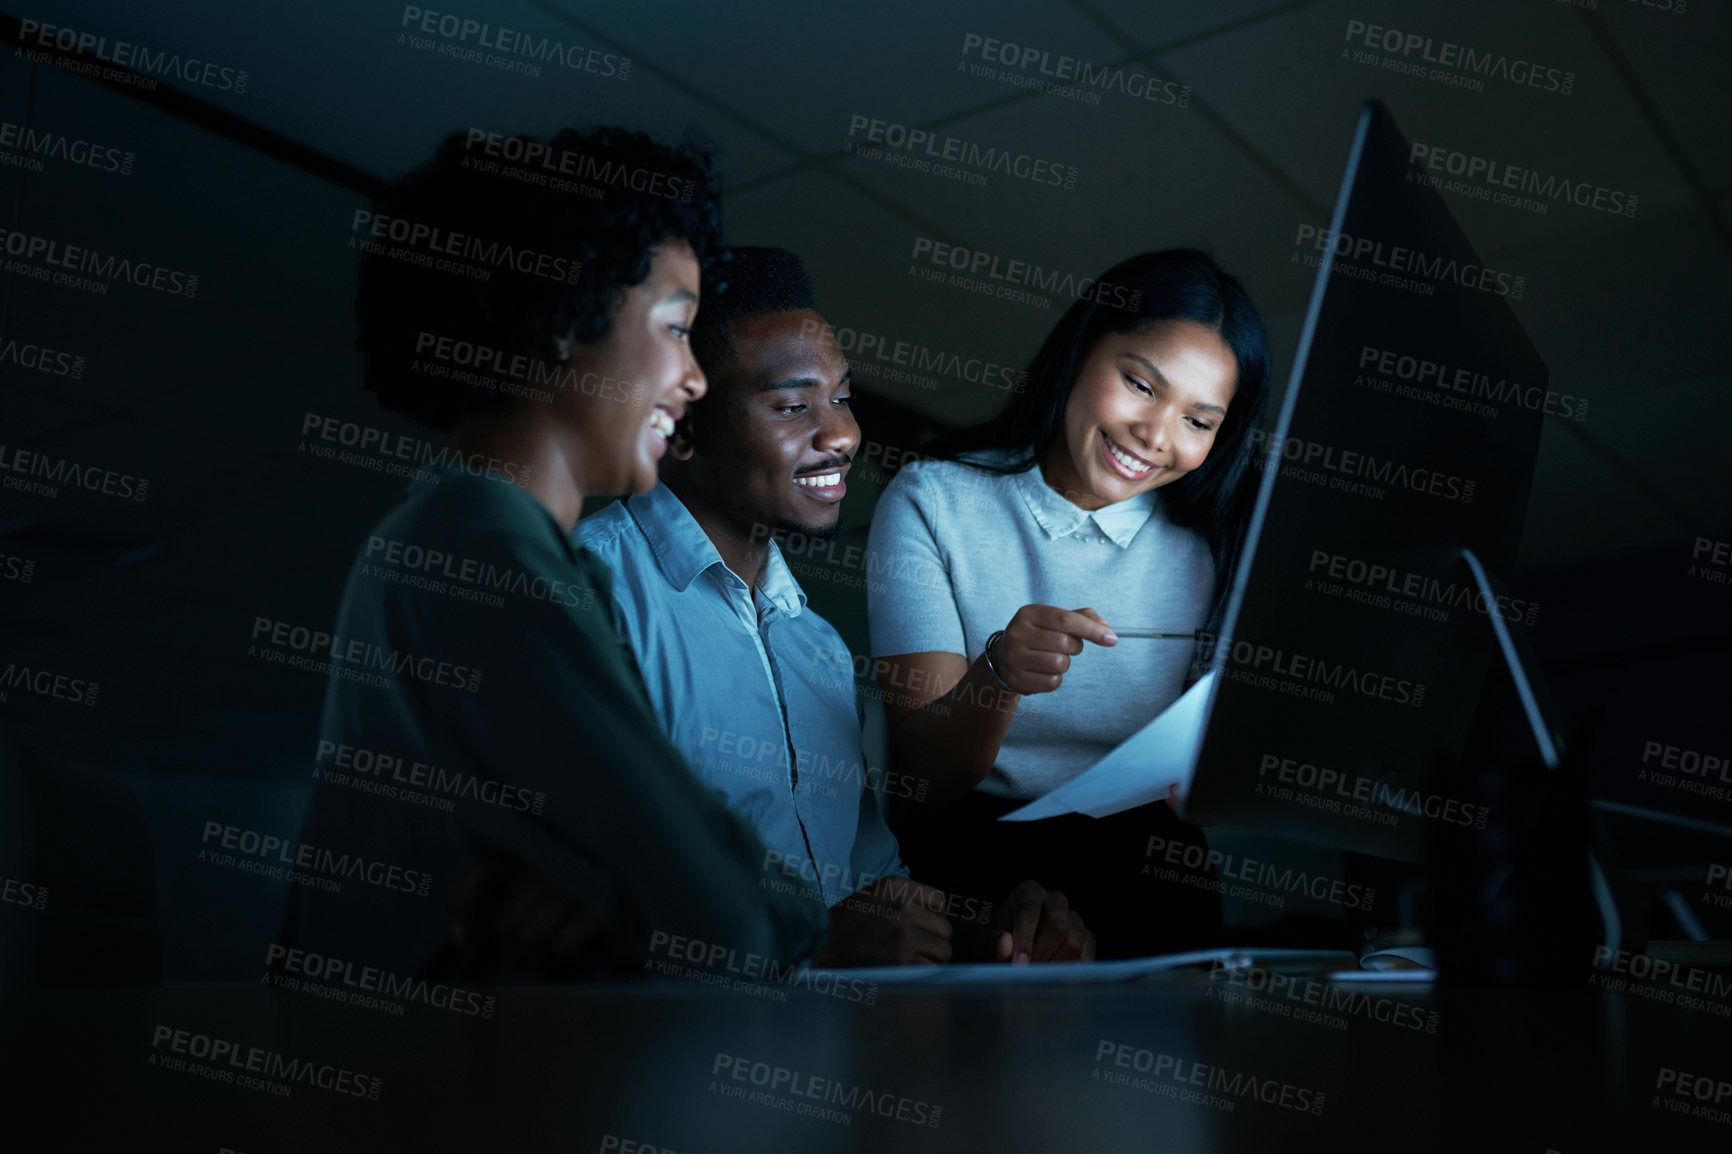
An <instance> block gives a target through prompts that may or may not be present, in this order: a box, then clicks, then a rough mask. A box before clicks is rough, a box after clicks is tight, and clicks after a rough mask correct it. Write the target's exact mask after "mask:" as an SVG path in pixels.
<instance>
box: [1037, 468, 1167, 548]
mask: <svg viewBox="0 0 1732 1154" xmlns="http://www.w3.org/2000/svg"><path fill="white" fill-rule="evenodd" d="M1012 476H1013V477H1014V478H1015V479H1016V485H1017V490H1018V491H1019V492H1020V493H1021V494H1022V500H1023V503H1024V504H1026V505H1027V506H1028V511H1029V513H1030V514H1031V515H1033V517H1034V520H1035V523H1036V524H1037V525H1039V526H1040V527H1041V528H1042V529H1044V530H1045V531H1046V535H1047V536H1048V537H1049V538H1054V539H1056V538H1059V537H1068V536H1070V535H1071V534H1073V533H1075V532H1076V531H1077V530H1078V529H1080V528H1082V525H1083V522H1085V521H1088V520H1091V519H1092V520H1093V521H1094V523H1095V527H1096V528H1098V529H1099V530H1100V531H1101V532H1102V533H1103V534H1105V535H1106V537H1107V539H1108V540H1109V541H1111V542H1112V543H1113V544H1115V545H1117V546H1118V547H1119V548H1121V549H1125V548H1129V546H1130V543H1131V542H1132V541H1133V540H1134V539H1135V538H1136V535H1137V533H1138V531H1139V530H1141V529H1142V527H1143V526H1144V525H1146V524H1147V523H1148V520H1149V518H1150V517H1151V516H1153V515H1154V511H1155V502H1156V500H1157V498H1156V495H1155V491H1154V490H1153V489H1150V490H1148V491H1146V492H1142V493H1138V494H1137V495H1136V496H1135V497H1132V498H1130V499H1129V500H1128V501H1119V502H1118V503H1116V504H1112V505H1102V506H1101V507H1100V508H1099V509H1096V510H1094V511H1093V512H1090V511H1089V510H1087V509H1080V508H1078V507H1077V506H1075V505H1073V504H1071V503H1070V502H1069V501H1067V500H1065V498H1064V497H1063V496H1062V495H1060V494H1059V493H1057V492H1055V491H1054V490H1053V489H1052V488H1051V487H1050V486H1048V485H1047V483H1046V478H1045V477H1043V476H1042V475H1041V471H1040V465H1039V464H1036V465H1034V466H1033V467H1031V468H1029V469H1027V470H1025V471H1024V472H1021V473H1013V474H1012Z"/></svg>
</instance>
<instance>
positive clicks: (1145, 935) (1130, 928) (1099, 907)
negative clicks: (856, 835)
mask: <svg viewBox="0 0 1732 1154" xmlns="http://www.w3.org/2000/svg"><path fill="white" fill-rule="evenodd" d="M1022 804H1023V803H1022V802H1020V801H1006V800H1005V799H1003V798H998V797H993V796H991V795H989V794H984V793H981V792H979V791H978V790H977V791H975V792H973V793H970V794H968V795H967V796H966V797H964V798H962V799H960V800H959V801H955V802H951V803H949V804H947V805H942V806H936V807H934V806H915V805H905V806H903V807H901V808H896V807H893V808H892V809H891V813H890V822H891V826H892V828H893V829H894V830H895V833H896V836H897V839H898V840H899V841H900V843H901V849H902V860H903V861H904V862H906V863H907V865H908V867H909V872H910V873H911V874H912V876H913V878H914V880H915V881H918V882H924V883H925V884H927V885H931V886H936V887H938V888H939V889H941V890H944V891H945V892H946V893H947V894H951V895H953V896H955V897H958V898H963V899H967V898H973V899H975V900H977V901H981V902H992V903H993V908H994V910H998V909H999V908H1000V907H1001V906H1002V904H1003V902H1004V899H1005V898H1006V897H1007V896H1009V894H1010V891H1011V889H1012V888H1013V887H1015V886H1016V885H1017V884H1019V883H1020V882H1023V881H1026V880H1028V879H1030V878H1032V879H1033V880H1035V881H1037V882H1039V883H1040V884H1041V885H1043V886H1045V887H1046V888H1047V889H1049V890H1059V891H1061V892H1062V893H1063V894H1064V895H1065V897H1066V898H1067V899H1068V900H1069V902H1070V906H1071V908H1072V909H1074V910H1075V911H1076V912H1077V913H1078V914H1080V915H1081V916H1082V919H1083V922H1084V923H1085V924H1086V925H1087V926H1088V928H1089V929H1091V930H1093V931H1094V934H1095V943H1096V956H1097V957H1101V958H1133V957H1143V956H1146V955H1149V954H1165V953H1173V952H1176V951H1180V950H1195V949H1205V948H1207V947H1210V946H1218V945H1220V944H1221V898H1220V882H1219V879H1218V878H1217V877H1216V875H1215V871H1214V870H1213V869H1212V868H1211V867H1210V866H1209V864H1208V844H1207V842H1205V841H1204V839H1203V833H1202V831H1201V830H1199V829H1197V828H1196V827H1195V826H1192V825H1188V824H1186V823H1185V822H1183V821H1180V820H1179V818H1178V817H1177V816H1176V815H1175V814H1174V813H1173V811H1172V810H1171V809H1170V808H1169V807H1168V806H1167V805H1166V804H1165V803H1157V804H1154V805H1145V806H1142V807H1140V808H1138V809H1132V810H1126V811H1125V812H1123V813H1117V814H1114V815H1112V816H1111V817H1105V818H1092V817H1086V816H1084V815H1082V814H1067V815H1065V816H1064V817H1055V818H1048V819H1046V820H1045V821H1031V822H1016V821H999V820H997V819H998V817H999V815H1000V814H1004V813H1009V812H1010V811H1011V810H1013V809H1016V808H1018V807H1019V806H1021V805H1022Z"/></svg>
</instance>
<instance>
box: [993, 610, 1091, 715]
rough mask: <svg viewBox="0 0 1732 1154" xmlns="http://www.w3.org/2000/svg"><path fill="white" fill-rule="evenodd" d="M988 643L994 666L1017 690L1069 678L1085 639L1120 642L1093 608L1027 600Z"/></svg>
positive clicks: (1040, 688) (1037, 689) (1047, 689)
mask: <svg viewBox="0 0 1732 1154" xmlns="http://www.w3.org/2000/svg"><path fill="white" fill-rule="evenodd" d="M996 637H997V640H996V641H995V642H993V643H991V644H988V645H987V647H986V658H987V659H988V661H989V668H990V669H991V670H992V671H993V672H994V673H995V674H996V675H997V676H998V679H999V680H1000V681H1002V682H1003V683H1004V684H1005V685H1007V686H1009V687H1010V688H1011V689H1012V690H1014V691H1015V692H1017V693H1022V694H1030V693H1051V692H1052V691H1053V690H1055V689H1057V688H1058V687H1059V686H1060V685H1061V684H1063V682H1064V675H1065V674H1066V673H1067V672H1068V671H1069V670H1070V659H1071V658H1072V657H1074V656H1076V655H1077V654H1078V653H1081V652H1082V651H1083V642H1085V641H1088V642H1093V643H1094V644H1096V645H1107V646H1112V645H1117V644H1118V641H1119V639H1118V638H1117V637H1116V636H1114V634H1113V631H1112V628H1111V627H1110V626H1109V625H1108V624H1107V623H1106V620H1105V619H1104V618H1102V617H1101V615H1100V614H1099V613H1096V612H1095V611H1094V610H1093V609H1075V610H1072V609H1060V608H1058V607H1057V606H1056V605H1024V606H1023V607H1022V608H1021V609H1018V610H1017V611H1016V616H1014V617H1012V618H1011V619H1010V624H1009V625H1007V626H1005V628H1004V630H1003V631H1002V632H1001V633H999V634H997V635H996Z"/></svg>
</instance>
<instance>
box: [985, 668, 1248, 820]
mask: <svg viewBox="0 0 1732 1154" xmlns="http://www.w3.org/2000/svg"><path fill="white" fill-rule="evenodd" d="M1214 685H1215V674H1214V673H1208V674H1205V675H1204V676H1203V678H1202V679H1201V680H1199V681H1198V682H1197V683H1196V684H1195V685H1193V686H1191V688H1189V689H1187V690H1186V691H1185V692H1184V695H1183V696H1181V697H1180V698H1179V699H1178V700H1177V701H1175V702H1173V703H1172V704H1171V705H1169V706H1167V708H1166V709H1164V710H1162V711H1161V712H1160V713H1159V714H1158V715H1157V716H1156V717H1155V719H1154V720H1153V721H1151V722H1149V723H1148V724H1147V725H1145V726H1143V727H1142V728H1141V729H1139V730H1137V732H1135V733H1133V734H1132V735H1131V736H1130V737H1128V738H1127V739H1125V741H1124V743H1123V744H1121V745H1120V746H1119V747H1118V748H1117V749H1115V750H1113V751H1112V752H1111V753H1109V754H1107V755H1106V756H1105V757H1103V758H1101V759H1100V760H1099V761H1097V762H1095V763H1094V764H1093V765H1091V766H1090V767H1089V768H1088V769H1086V770H1084V771H1083V772H1082V774H1080V775H1079V776H1077V777H1075V778H1072V779H1071V780H1070V781H1068V782H1066V783H1065V784H1063V785H1061V786H1059V787H1058V788H1057V789H1055V790H1053V791H1052V792H1051V793H1049V794H1047V795H1046V796H1045V797H1038V798H1036V799H1035V800H1033V801H1031V802H1029V803H1028V804H1027V805H1025V806H1023V807H1022V808H1021V809H1017V810H1012V811H1011V812H1010V813H1007V814H1005V815H1004V816H1003V817H1001V818H999V819H998V820H1000V821H1039V820H1041V819H1042V818H1048V817H1059V816H1061V815H1063V814H1067V813H1086V814H1088V815H1089V816H1090V817H1106V816H1108V815H1109V814H1115V813H1118V812H1120V811H1121V810H1127V809H1135V808H1136V807H1137V806H1139V805H1147V804H1148V803H1149V802H1151V801H1165V800H1166V798H1167V795H1168V792H1169V791H1170V790H1171V789H1172V787H1173V786H1175V785H1176V786H1178V787H1179V796H1181V797H1183V796H1184V795H1185V794H1186V793H1187V792H1189V790H1190V788H1191V767H1192V766H1193V765H1195V764H1196V761H1197V750H1198V747H1199V746H1201V745H1202V742H1203V723H1204V720H1205V717H1204V707H1205V706H1206V705H1207V704H1208V701H1209V691H1210V690H1211V689H1213V688H1214Z"/></svg>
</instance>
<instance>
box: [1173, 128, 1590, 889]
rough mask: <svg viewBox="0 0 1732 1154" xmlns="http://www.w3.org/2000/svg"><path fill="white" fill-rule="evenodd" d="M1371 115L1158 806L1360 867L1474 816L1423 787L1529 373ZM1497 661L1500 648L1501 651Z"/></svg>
mask: <svg viewBox="0 0 1732 1154" xmlns="http://www.w3.org/2000/svg"><path fill="white" fill-rule="evenodd" d="M1424 159H1425V158H1424V157H1419V158H1417V161H1416V158H1415V157H1413V155H1412V154H1411V152H1410V149H1409V147H1408V144H1407V141H1406V140H1405V139H1404V138H1403V136H1402V134H1401V132H1400V130H1399V129H1398V128H1397V127H1396V125H1395V122H1394V120H1393V119H1392V118H1391V117H1390V115H1389V113H1388V111H1387V110H1386V109H1385V108H1384V107H1383V105H1382V104H1381V103H1379V102H1376V101H1372V102H1370V103H1368V104H1367V105H1366V107H1365V108H1364V110H1363V111H1362V112H1361V114H1360V117H1359V121H1358V125H1357V127H1356V129H1355V132H1354V136H1353V146H1352V150H1351V152H1350V154H1349V157H1348V160H1347V168H1346V172H1345V173H1344V175H1343V177H1342V180H1341V186H1340V191H1339V193H1338V195H1337V198H1336V202H1335V206H1334V212H1333V216H1332V218H1331V220H1330V221H1329V222H1328V223H1327V224H1324V223H1323V222H1315V223H1300V224H1298V225H1297V226H1296V228H1295V246H1294V252H1293V254H1292V260H1293V261H1295V262H1299V263H1302V264H1307V265H1310V264H1313V263H1314V264H1315V266H1316V270H1317V271H1316V278H1315V282H1314V284H1313V288H1312V292H1311V300H1310V305H1309V308H1308V310H1307V313H1306V317H1305V323H1304V327H1303V330H1302V332H1301V335H1300V340H1299V346H1298V351H1297V354H1296V356H1295V357H1294V362H1293V369H1292V375H1291V378H1290V381H1289V384H1288V387H1287V390H1286V392H1285V394H1284V397H1283V400H1282V404H1281V408H1280V413H1279V417H1278V419H1277V420H1276V422H1275V426H1274V428H1273V430H1272V431H1269V430H1265V431H1264V432H1260V433H1258V434H1256V435H1255V438H1254V447H1255V448H1256V450H1257V454H1258V457H1257V460H1258V468H1259V470H1260V473H1261V476H1260V480H1259V482H1258V485H1259V487H1258V491H1257V497H1256V502H1255V506H1254V509H1253V513H1252V516H1251V519H1250V522H1249V527H1248V531H1247V536H1246V540H1245V544H1244V547H1243V551H1242V553H1241V555H1240V563H1239V565H1238V566H1237V568H1236V570H1235V575H1234V578H1233V582H1232V585H1231V588H1230V590H1229V594H1228V604H1227V607H1226V610H1225V616H1224V619H1223V626H1222V630H1221V637H1220V639H1219V641H1218V643H1216V644H1214V645H1213V646H1212V652H1211V654H1210V657H1209V662H1210V667H1211V668H1213V669H1214V670H1215V671H1216V672H1217V676H1216V677H1215V678H1214V684H1213V687H1212V689H1211V690H1210V699H1209V701H1208V702H1207V704H1206V706H1205V708H1206V718H1207V720H1206V723H1205V731H1204V735H1203V738H1202V741H1201V743H1200V745H1199V748H1198V752H1197V756H1196V761H1195V764H1194V765H1193V767H1192V778H1191V783H1190V786H1189V789H1188V792H1187V793H1186V795H1185V797H1184V798H1183V800H1182V803H1181V813H1182V814H1183V815H1184V816H1185V817H1186V818H1187V819H1189V820H1191V821H1194V822H1196V823H1198V824H1201V825H1216V824H1228V823H1230V824H1235V825H1244V826H1250V827H1254V828H1255V829H1257V830H1259V831H1261V832H1266V833H1269V834H1272V835H1275V836H1279V837H1283V838H1289V839H1293V840H1298V841H1305V842H1311V843H1317V844H1323V845H1329V846H1333V847H1336V848H1341V849H1348V850H1354V851H1359V852H1364V853H1371V854H1376V855H1380V856H1383V857H1390V858H1396V859H1400V860H1407V861H1415V860H1419V859H1420V857H1422V856H1423V852H1424V846H1425V843H1426V833H1427V826H1428V824H1429V823H1432V822H1444V823H1448V824H1458V825H1469V826H1471V825H1473V824H1474V823H1476V822H1479V823H1483V821H1484V814H1483V811H1482V810H1481V809H1480V807H1479V806H1478V805H1477V804H1476V803H1475V801H1474V799H1473V798H1471V797H1460V796H1454V795H1453V794H1452V792H1451V790H1450V788H1449V787H1448V786H1446V785H1445V784H1443V783H1441V782H1439V781H1437V780H1435V779H1434V774H1433V773H1432V771H1433V770H1434V769H1435V768H1436V767H1437V766H1438V765H1439V764H1441V763H1443V762H1445V761H1447V760H1449V759H1451V758H1453V757H1454V756H1455V755H1457V754H1458V753H1459V752H1460V750H1461V748H1462V745H1463V743H1464V741H1465V739H1466V736H1467V732H1468V729H1469V726H1470V724H1471V722H1472V720H1473V713H1474V707H1475V704H1476V702H1477V701H1478V699H1479V696H1480V690H1481V686H1482V683H1483V681H1484V678H1485V674H1486V670H1487V665H1488V662H1489V661H1491V660H1494V659H1495V657H1494V655H1495V654H1496V653H1497V651H1498V647H1497V645H1496V644H1495V642H1494V639H1493V625H1494V624H1496V622H1494V621H1493V620H1492V617H1493V615H1496V617H1497V618H1498V619H1499V620H1501V621H1502V622H1503V624H1504V626H1505V627H1506V629H1507V630H1510V631H1520V630H1522V629H1523V628H1525V624H1524V619H1525V618H1527V617H1528V616H1529V608H1528V607H1527V606H1524V605H1523V604H1522V603H1521V602H1519V601H1514V600H1511V599H1509V598H1507V597H1502V598H1494V597H1490V596H1487V595H1485V594H1484V593H1483V592H1482V591H1481V589H1480V587H1478V586H1477V585H1476V584H1475V581H1474V578H1473V576H1472V575H1471V573H1470V571H1469V568H1468V567H1467V565H1466V564H1464V561H1463V554H1464V551H1466V550H1471V551H1472V553H1473V554H1474V556H1475V557H1477V558H1478V560H1479V561H1480V562H1481V563H1482V565H1483V567H1484V569H1485V570H1486V571H1487V572H1488V573H1489V574H1490V575H1491V576H1492V577H1493V578H1494V579H1495V578H1496V577H1497V576H1498V575H1502V574H1507V573H1508V572H1509V571H1510V569H1511V568H1512V566H1513V563H1514V561H1515V557H1516V550H1517V546H1518V543H1519V542H1520V539H1521V533H1522V524H1523V520H1524V517H1525V514H1526V508H1527V501H1528V492H1529V488H1530V486H1531V484H1532V480H1533V473H1534V463H1535V458H1536V456H1537V453H1538V448H1539V439H1540V425H1541V421H1542V420H1543V418H1544V416H1545V413H1546V411H1547V410H1548V407H1554V408H1555V407H1556V406H1557V405H1558V404H1561V403H1566V402H1567V398H1566V399H1563V400H1560V399H1558V398H1554V397H1553V396H1552V395H1551V394H1550V393H1549V392H1548V390H1547V387H1546V386H1547V372H1546V367H1545V365H1544V363H1543V362H1542V361H1541V359H1540V357H1539V354H1538V353H1537V352H1536V351H1535V349H1534V347H1533V345H1532V343H1531V342H1530V341H1529V340H1528V338H1527V336H1526V335H1525V334H1524V332H1523V331H1522V327H1521V324H1520V323H1519V322H1518V321H1517V319H1516V316H1515V313H1514V312H1513V310H1512V309H1511V307H1510V301H1511V300H1512V299H1516V298H1519V296H1520V295H1521V293H1522V291H1523V289H1524V287H1525V286H1524V282H1523V280H1522V278H1520V277H1519V276H1515V275H1513V274H1511V273H1509V272H1508V271H1507V270H1505V269H1499V268H1492V267H1488V266H1487V265H1486V264H1485V263H1484V262H1483V261H1481V260H1480V258H1479V257H1478V255H1477V254H1476V253H1475V251H1474V249H1473V246H1472V245H1471V244H1470V243H1469V241H1468V239H1467V237H1466V235H1465V234H1464V233H1463V232H1462V230H1461V228H1460V226H1459V225H1458V224H1457V223H1456V221H1455V219H1454V217H1453V216H1452V215H1451V214H1450V211H1449V209H1448V208H1447V207H1446V206H1445V204H1444V202H1443V199H1442V196H1441V194H1440V192H1439V190H1438V189H1437V188H1436V187H1435V186H1434V180H1433V176H1434V174H1433V173H1432V171H1431V170H1430V168H1429V167H1428V166H1427V165H1426V164H1425V163H1423V161H1424ZM1506 648H1507V647H1506Z"/></svg>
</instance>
